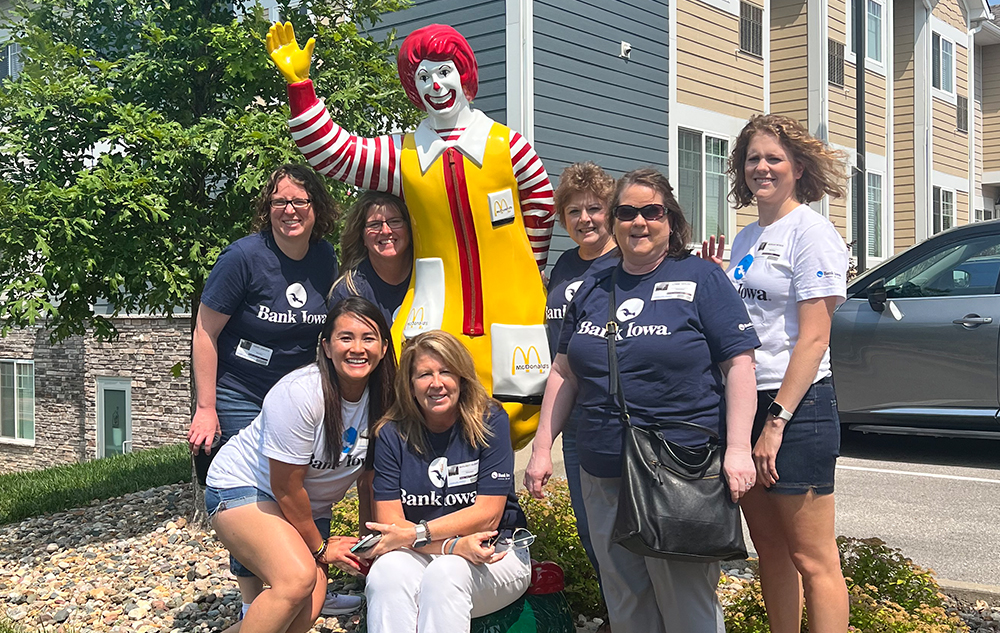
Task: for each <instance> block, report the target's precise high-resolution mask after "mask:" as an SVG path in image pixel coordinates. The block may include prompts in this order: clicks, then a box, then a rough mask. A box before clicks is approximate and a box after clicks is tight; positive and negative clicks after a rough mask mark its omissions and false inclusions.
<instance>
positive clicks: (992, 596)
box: [937, 578, 1000, 606]
mask: <svg viewBox="0 0 1000 633" xmlns="http://www.w3.org/2000/svg"><path fill="white" fill-rule="evenodd" d="M937 584H938V586H939V587H941V590H942V591H943V592H945V593H946V594H948V595H950V596H954V597H956V598H961V599H962V600H968V601H969V602H975V601H976V600H983V601H985V602H988V603H989V604H990V605H991V606H992V605H997V604H1000V587H998V586H996V585H981V584H978V583H974V582H963V581H961V580H945V579H943V578H939V579H938V580H937Z"/></svg>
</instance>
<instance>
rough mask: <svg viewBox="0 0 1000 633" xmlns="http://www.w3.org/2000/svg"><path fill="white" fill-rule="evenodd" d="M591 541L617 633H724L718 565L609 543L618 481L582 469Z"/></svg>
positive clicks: (616, 503) (609, 614)
mask: <svg viewBox="0 0 1000 633" xmlns="http://www.w3.org/2000/svg"><path fill="white" fill-rule="evenodd" d="M580 483H581V488H582V490H583V501H584V505H585V506H586V508H587V520H588V521H589V522H590V540H591V542H592V543H593V545H594V550H595V553H596V554H597V560H598V562H599V563H600V566H601V582H602V585H603V588H604V598H605V600H607V603H608V617H609V618H610V620H611V629H612V630H613V631H614V632H615V633H725V630H726V628H725V622H724V620H723V614H722V605H720V604H719V598H718V595H717V594H716V588H717V587H718V584H719V574H720V567H719V564H718V563H686V562H680V561H673V560H666V559H663V558H650V557H646V556H639V555H638V554H633V553H632V552H630V551H629V550H627V549H625V548H624V547H622V546H621V545H616V544H614V543H612V542H611V530H612V528H613V527H614V524H615V512H616V511H617V509H618V490H619V488H620V486H621V478H619V477H614V478H604V477H594V476H593V475H591V474H589V473H588V472H587V471H585V470H583V469H580Z"/></svg>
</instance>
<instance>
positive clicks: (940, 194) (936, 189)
mask: <svg viewBox="0 0 1000 633" xmlns="http://www.w3.org/2000/svg"><path fill="white" fill-rule="evenodd" d="M935 194H937V195H935ZM945 194H948V196H949V197H950V198H951V202H950V204H951V214H950V215H948V216H946V215H945V212H944V211H945V209H944V205H945V201H944V198H945ZM957 199H958V195H957V194H956V192H955V190H954V189H949V188H948V187H941V186H939V185H934V186H933V187H931V235H937V234H938V233H942V232H944V231H947V230H948V229H952V228H955V226H956V224H955V201H956V200H957ZM938 200H940V205H941V208H940V209H937V208H935V207H936V205H937V204H938ZM935 215H940V216H941V228H940V229H936V230H935V227H934V216H935ZM946 217H948V218H949V219H950V220H951V222H950V226H947V227H946V226H945V225H944V220H945V218H946Z"/></svg>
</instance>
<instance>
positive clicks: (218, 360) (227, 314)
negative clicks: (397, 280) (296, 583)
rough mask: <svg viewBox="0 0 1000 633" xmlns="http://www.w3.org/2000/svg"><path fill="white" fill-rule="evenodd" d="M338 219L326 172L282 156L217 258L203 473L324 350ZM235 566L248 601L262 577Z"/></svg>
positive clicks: (195, 439)
mask: <svg viewBox="0 0 1000 633" xmlns="http://www.w3.org/2000/svg"><path fill="white" fill-rule="evenodd" d="M336 219H337V207H336V205H335V204H334V202H333V198H331V197H330V193H329V192H328V191H327V189H326V185H325V184H324V182H323V180H322V178H320V176H319V174H317V173H316V172H315V171H313V170H312V169H311V168H309V167H308V166H305V165H292V164H287V165H283V166H281V167H279V168H278V169H276V170H275V171H274V173H272V174H271V176H270V177H269V178H268V180H267V184H265V185H264V189H263V191H261V195H260V197H259V198H258V199H257V203H256V208H255V209H254V219H253V228H254V231H255V232H254V233H252V234H251V235H248V236H247V237H244V238H241V239H239V240H237V241H235V242H233V243H232V244H230V245H229V246H227V247H226V248H225V249H224V250H223V251H222V253H221V254H220V255H219V259H218V260H217V261H216V262H215V266H214V267H213V268H212V272H211V274H209V276H208V281H206V282H205V289H204V290H203V291H202V294H201V304H200V305H199V307H198V315H197V317H196V319H195V328H194V334H193V339H192V362H193V371H192V376H193V377H194V384H195V391H196V392H197V400H196V402H197V407H196V409H195V413H194V418H193V419H192V420H191V428H190V429H189V430H188V443H189V444H190V446H191V452H192V453H194V455H195V463H196V466H197V469H198V479H199V480H200V481H201V482H202V483H204V481H205V476H206V473H207V472H208V468H209V465H210V464H211V460H212V454H213V453H215V452H217V450H218V449H219V448H220V447H221V446H222V445H224V444H225V443H226V442H227V441H229V439H230V438H232V437H233V436H235V435H236V434H237V433H239V432H240V430H242V429H244V428H246V427H247V426H248V425H249V424H250V422H252V421H253V419H254V418H255V417H257V415H258V414H259V413H260V410H261V405H262V403H263V401H264V396H265V395H267V392H268V391H270V389H271V388H272V387H273V386H274V385H275V384H276V383H277V382H278V380H279V379H280V378H281V377H282V376H284V375H285V374H287V373H288V372H290V371H292V370H293V369H296V368H298V367H301V366H302V365H305V364H306V363H308V362H310V361H312V360H313V359H314V358H315V354H316V337H317V336H319V333H320V330H321V329H322V328H323V322H324V320H325V319H326V314H327V311H328V308H327V302H326V296H327V294H328V293H329V292H330V287H331V286H332V285H333V280H334V279H336V278H337V255H336V253H335V252H334V250H333V246H332V245H331V244H330V243H329V242H327V241H325V240H324V239H323V236H324V235H326V234H327V233H329V232H330V231H331V230H332V229H333V226H334V223H335V222H336ZM202 451H204V452H203V453H202ZM232 570H233V573H234V574H236V576H237V578H238V579H239V584H240V591H241V592H242V594H243V601H244V607H243V608H244V611H245V610H246V609H248V608H249V606H250V603H251V602H252V601H253V599H254V597H255V596H256V595H257V594H259V593H260V591H261V589H262V588H263V585H262V584H261V581H260V580H259V579H257V578H255V577H254V576H253V574H251V573H250V572H249V571H248V570H246V568H244V567H243V566H242V565H240V564H239V563H238V562H236V561H235V559H234V560H233V562H232ZM353 606H354V608H357V607H358V606H360V604H355V605H353Z"/></svg>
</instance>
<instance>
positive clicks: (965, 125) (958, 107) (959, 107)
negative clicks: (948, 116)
mask: <svg viewBox="0 0 1000 633" xmlns="http://www.w3.org/2000/svg"><path fill="white" fill-rule="evenodd" d="M955 127H956V128H957V129H958V131H959V132H968V131H969V99H968V98H966V97H963V96H962V95H959V96H958V99H957V100H956V103H955Z"/></svg>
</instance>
